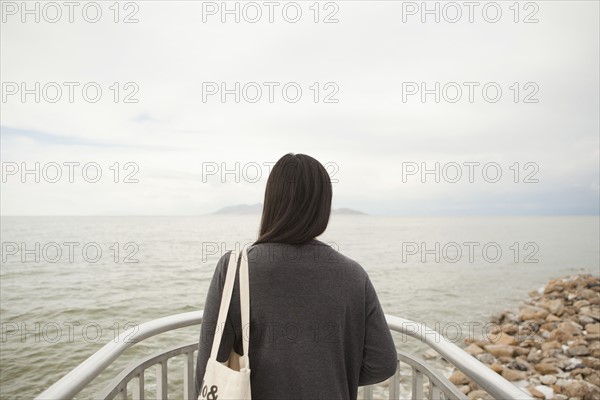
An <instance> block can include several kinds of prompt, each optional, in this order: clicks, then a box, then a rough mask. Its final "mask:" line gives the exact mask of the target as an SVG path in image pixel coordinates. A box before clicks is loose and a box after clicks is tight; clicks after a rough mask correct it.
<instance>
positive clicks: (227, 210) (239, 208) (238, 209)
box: [213, 203, 367, 215]
mask: <svg viewBox="0 0 600 400" xmlns="http://www.w3.org/2000/svg"><path fill="white" fill-rule="evenodd" d="M262 209H263V205H262V203H256V204H236V205H234V206H228V207H223V208H221V209H220V210H217V211H216V212H214V213H213V214H233V215H244V214H260V213H261V212H262ZM331 214H334V215H367V214H366V213H364V212H362V211H358V210H353V209H351V208H345V207H344V208H337V209H332V210H331Z"/></svg>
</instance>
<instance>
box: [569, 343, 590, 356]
mask: <svg viewBox="0 0 600 400" xmlns="http://www.w3.org/2000/svg"><path fill="white" fill-rule="evenodd" d="M568 352H569V354H570V355H572V356H585V355H588V354H590V350H589V349H588V347H587V346H586V345H583V344H577V343H576V344H574V345H571V346H569V349H568Z"/></svg>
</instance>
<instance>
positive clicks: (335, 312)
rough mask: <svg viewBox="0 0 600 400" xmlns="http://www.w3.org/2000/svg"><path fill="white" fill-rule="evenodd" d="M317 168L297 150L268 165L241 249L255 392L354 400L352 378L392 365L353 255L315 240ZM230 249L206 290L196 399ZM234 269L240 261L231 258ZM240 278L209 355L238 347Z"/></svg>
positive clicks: (388, 340)
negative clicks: (255, 220) (254, 226)
mask: <svg viewBox="0 0 600 400" xmlns="http://www.w3.org/2000/svg"><path fill="white" fill-rule="evenodd" d="M331 195H332V190H331V181H330V179H329V175H328V174H327V171H326V170H325V168H324V167H323V166H322V165H321V164H320V163H319V162H318V161H317V160H315V159H314V158H312V157H309V156H307V155H304V154H296V155H294V154H286V155H285V156H283V157H282V158H281V159H280V160H279V161H278V162H277V163H276V164H275V166H274V167H273V170H272V171H271V174H270V175H269V179H268V181H267V188H266V191H265V201H264V207H263V213H262V220H261V225H260V232H259V237H258V240H257V241H256V242H255V243H254V244H253V245H252V246H251V247H249V249H248V264H249V265H248V269H249V281H250V338H249V340H250V343H249V344H250V346H249V347H250V348H249V358H250V369H251V371H252V372H251V387H252V398H253V399H256V400H258V399H278V400H284V399H327V400H334V399H356V396H357V391H358V386H363V385H370V384H373V383H377V382H381V381H383V380H385V379H387V378H389V377H390V376H392V375H393V374H394V372H395V371H396V357H397V354H396V348H395V346H394V342H393V339H392V336H391V334H390V331H389V329H388V327H387V323H386V320H385V317H384V313H383V311H382V309H381V305H380V304H379V300H378V298H377V294H376V293H375V289H374V288H373V285H372V284H371V281H370V279H369V276H368V275H367V273H366V272H365V270H364V269H363V268H362V267H361V266H360V265H359V264H358V263H357V262H356V261H354V260H352V259H350V258H348V257H346V256H344V255H342V254H341V253H339V252H337V251H336V250H334V249H333V248H331V247H330V246H328V245H326V244H325V243H323V242H321V241H319V240H317V239H315V238H316V237H317V236H319V235H321V234H322V233H323V232H324V231H325V228H326V227H327V223H328V222H329V214H330V211H331ZM230 256H231V252H228V253H226V254H225V255H223V257H221V259H220V260H219V262H218V264H217V267H216V269H215V273H214V276H213V279H212V282H211V284H210V288H209V291H208V295H207V297H206V303H205V309H204V321H203V323H202V328H201V332H200V343H199V348H198V349H199V351H198V361H197V366H196V398H197V397H198V393H199V389H200V385H201V383H202V379H203V377H204V371H205V369H206V363H207V361H208V358H209V355H210V351H211V346H212V341H213V337H214V333H215V326H216V321H217V316H218V313H219V305H220V301H221V293H222V289H223V285H224V282H225V275H226V272H227V263H228V260H229V257H230ZM237 265H238V273H239V259H238V264H237ZM244 332H246V330H244V331H243V330H242V327H241V316H240V301H239V284H238V283H237V276H236V285H235V287H234V291H233V297H232V300H231V305H230V308H229V311H228V317H227V324H226V327H225V330H224V335H223V339H222V341H221V343H220V348H219V353H218V356H217V361H220V362H224V361H226V360H227V358H228V356H229V353H230V351H231V349H232V346H233V349H234V350H235V351H236V352H237V353H238V354H242V340H248V337H247V336H246V335H244Z"/></svg>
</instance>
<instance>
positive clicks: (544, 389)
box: [450, 275, 600, 400]
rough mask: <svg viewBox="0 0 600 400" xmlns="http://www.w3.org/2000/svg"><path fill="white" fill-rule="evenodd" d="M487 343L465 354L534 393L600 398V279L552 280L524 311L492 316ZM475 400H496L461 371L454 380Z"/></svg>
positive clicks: (559, 398)
mask: <svg viewBox="0 0 600 400" xmlns="http://www.w3.org/2000/svg"><path fill="white" fill-rule="evenodd" d="M491 322H492V324H490V326H491V327H490V329H489V330H488V331H487V332H486V335H485V336H483V335H482V340H477V339H473V338H471V339H467V341H466V345H467V346H466V348H465V350H466V351H467V352H468V353H469V354H471V355H472V356H473V357H476V358H477V359H478V360H479V361H481V362H482V363H484V364H486V365H487V366H488V367H489V368H491V369H492V370H494V371H495V372H497V373H498V374H501V375H502V376H503V377H504V378H506V379H507V380H509V381H511V382H513V383H514V384H515V385H517V386H519V387H521V388H523V389H524V390H525V391H528V392H529V393H530V394H531V395H532V396H533V397H535V398H539V399H553V400H600V279H598V277H597V276H596V277H594V276H591V275H576V276H567V277H562V278H558V279H554V280H551V281H550V282H549V283H548V284H547V285H546V286H545V287H544V288H543V289H542V290H539V291H538V290H536V291H533V292H531V293H529V300H528V301H526V302H525V304H523V305H522V306H521V307H520V309H519V311H518V312H511V311H508V310H506V311H503V312H501V313H499V314H498V315H495V316H493V317H492V318H491ZM450 381H451V382H452V383H454V384H455V385H456V386H457V387H458V388H459V389H460V390H461V391H462V392H463V393H465V394H466V395H467V397H468V398H469V400H476V399H482V400H488V399H492V397H491V396H489V395H488V394H487V393H486V392H484V391H482V390H480V389H479V388H478V387H477V385H476V384H474V383H473V382H471V381H470V380H469V379H468V378H467V377H466V376H465V375H464V374H463V373H461V372H460V371H457V370H456V371H454V372H453V373H452V375H451V376H450Z"/></svg>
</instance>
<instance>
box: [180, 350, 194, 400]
mask: <svg viewBox="0 0 600 400" xmlns="http://www.w3.org/2000/svg"><path fill="white" fill-rule="evenodd" d="M195 391H196V387H195V385H194V352H193V351H191V352H188V353H186V354H185V362H184V364H183V398H184V399H185V400H193V398H194V392H195Z"/></svg>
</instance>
